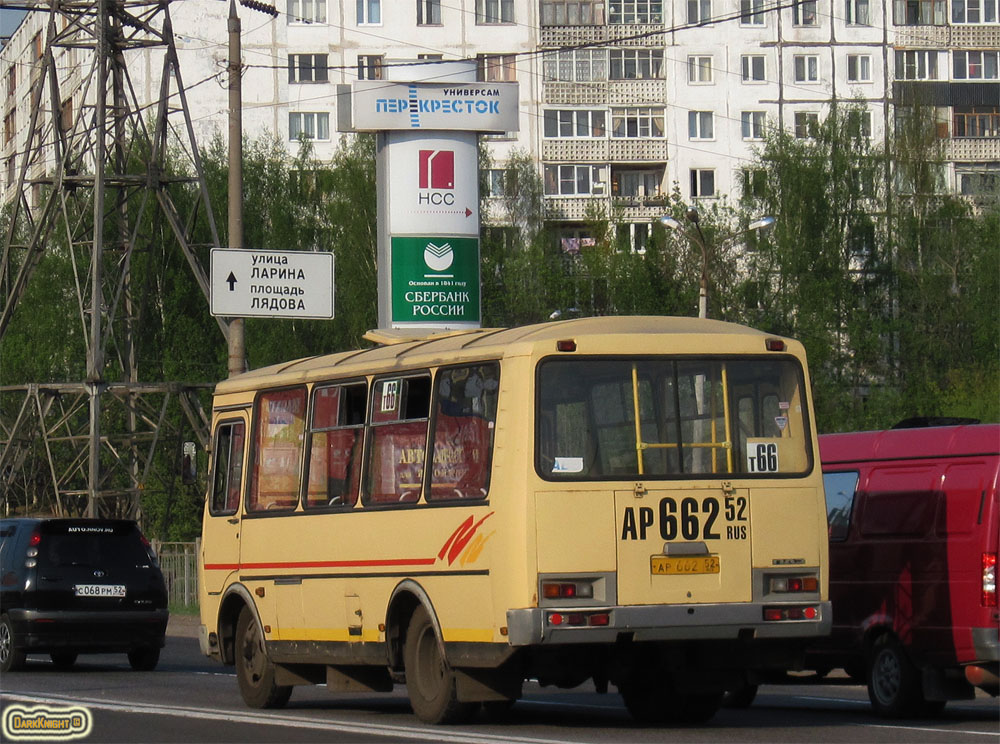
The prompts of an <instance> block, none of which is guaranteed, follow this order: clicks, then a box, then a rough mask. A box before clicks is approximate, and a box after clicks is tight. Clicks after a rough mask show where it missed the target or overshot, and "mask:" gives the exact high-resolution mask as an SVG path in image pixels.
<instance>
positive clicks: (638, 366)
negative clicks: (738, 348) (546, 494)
mask: <svg viewBox="0 0 1000 744" xmlns="http://www.w3.org/2000/svg"><path fill="white" fill-rule="evenodd" d="M536 419H537V430H536V448H535V456H536V467H537V469H538V472H539V474H540V475H541V476H542V477H544V478H548V479H567V480H591V479H594V480H601V479H621V478H637V477H643V478H650V477H653V478H655V477H663V478H671V477H697V476H705V477H711V476H718V475H722V474H733V473H738V474H743V475H751V476H764V477H775V476H781V475H801V474H803V473H805V472H808V471H809V470H810V469H811V467H812V451H811V445H810V434H809V431H808V428H807V418H806V411H805V410H804V394H803V375H802V370H801V367H800V366H799V364H798V363H797V362H796V361H795V360H793V359H774V358H765V359H757V358H745V357H744V358H732V359H726V358H713V359H689V358H685V359H650V358H636V359H616V360H605V359H593V358H591V359H583V358H574V359H551V360H546V361H543V362H542V363H541V365H540V366H539V372H538V412H537V417H536Z"/></svg>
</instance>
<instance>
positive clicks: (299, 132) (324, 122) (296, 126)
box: [288, 112, 330, 142]
mask: <svg viewBox="0 0 1000 744" xmlns="http://www.w3.org/2000/svg"><path fill="white" fill-rule="evenodd" d="M303 137H304V138H305V139H311V140H328V139H330V114H328V113H319V112H295V113H290V114H289V115H288V139H289V140H291V141H293V142H294V141H296V140H299V139H302V138H303Z"/></svg>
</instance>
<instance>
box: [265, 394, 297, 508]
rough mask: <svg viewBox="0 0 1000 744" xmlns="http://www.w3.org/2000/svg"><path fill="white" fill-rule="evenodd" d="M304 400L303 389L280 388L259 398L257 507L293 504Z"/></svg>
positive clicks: (295, 491)
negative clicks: (281, 389) (278, 390)
mask: <svg viewBox="0 0 1000 744" xmlns="http://www.w3.org/2000/svg"><path fill="white" fill-rule="evenodd" d="M305 400H306V398H305V391H304V390H283V391H280V392H273V393H268V394H267V395H265V396H263V397H261V402H260V434H259V437H260V438H259V447H258V450H257V451H258V453H259V463H258V467H257V473H258V476H259V479H260V480H259V486H258V488H257V499H256V502H257V504H256V505H257V507H258V508H261V509H267V508H269V507H274V506H290V505H292V504H294V503H295V500H296V494H297V493H298V471H299V452H300V451H301V450H302V438H303V434H304V431H305V420H304V416H305Z"/></svg>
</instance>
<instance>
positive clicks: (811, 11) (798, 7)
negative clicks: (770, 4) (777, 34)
mask: <svg viewBox="0 0 1000 744" xmlns="http://www.w3.org/2000/svg"><path fill="white" fill-rule="evenodd" d="M792 23H793V24H794V25H796V26H815V25H816V24H817V23H819V17H818V15H817V13H816V0H799V2H797V3H795V5H793V6H792Z"/></svg>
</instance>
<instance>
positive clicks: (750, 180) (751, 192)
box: [740, 168, 767, 238]
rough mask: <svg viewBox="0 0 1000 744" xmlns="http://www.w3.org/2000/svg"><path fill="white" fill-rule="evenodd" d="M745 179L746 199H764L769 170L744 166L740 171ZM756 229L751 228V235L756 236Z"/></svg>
mask: <svg viewBox="0 0 1000 744" xmlns="http://www.w3.org/2000/svg"><path fill="white" fill-rule="evenodd" d="M740 176H741V180H742V181H743V191H742V196H743V198H744V199H750V198H757V199H762V198H763V197H764V196H765V195H766V194H767V171H765V170H764V169H763V168H743V169H741V171H740ZM756 234H757V233H756V231H754V230H751V231H750V234H749V235H748V236H747V237H748V238H749V237H750V235H754V236H756Z"/></svg>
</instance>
